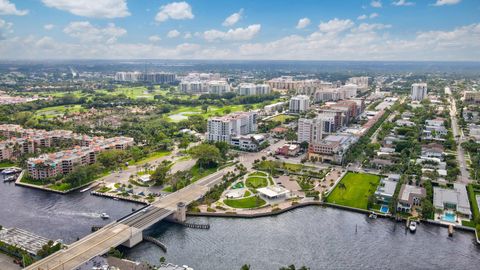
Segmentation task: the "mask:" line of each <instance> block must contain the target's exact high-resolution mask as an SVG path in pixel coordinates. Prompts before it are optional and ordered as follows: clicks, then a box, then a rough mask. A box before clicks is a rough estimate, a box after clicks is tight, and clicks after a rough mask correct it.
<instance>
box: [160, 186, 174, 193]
mask: <svg viewBox="0 0 480 270" xmlns="http://www.w3.org/2000/svg"><path fill="white" fill-rule="evenodd" d="M162 191H165V192H173V187H172V186H166V187H164V188H163V189H162Z"/></svg>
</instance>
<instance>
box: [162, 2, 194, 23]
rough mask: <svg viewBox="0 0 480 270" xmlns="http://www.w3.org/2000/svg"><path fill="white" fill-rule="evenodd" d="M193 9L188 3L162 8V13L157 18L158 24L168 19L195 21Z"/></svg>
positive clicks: (177, 3)
mask: <svg viewBox="0 0 480 270" xmlns="http://www.w3.org/2000/svg"><path fill="white" fill-rule="evenodd" d="M193 18H194V15H193V13H192V7H191V6H190V5H189V4H188V3H187V2H173V3H170V4H167V5H164V6H161V7H160V11H159V12H158V13H157V16H155V20H156V21H157V22H164V21H167V20H168V19H172V20H187V19H193Z"/></svg>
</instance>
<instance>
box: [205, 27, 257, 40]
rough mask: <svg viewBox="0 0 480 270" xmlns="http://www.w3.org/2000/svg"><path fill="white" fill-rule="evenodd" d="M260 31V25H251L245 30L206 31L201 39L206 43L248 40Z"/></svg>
mask: <svg viewBox="0 0 480 270" xmlns="http://www.w3.org/2000/svg"><path fill="white" fill-rule="evenodd" d="M260 29H261V25H260V24H252V25H250V26H248V27H246V28H241V27H239V28H236V29H230V30H228V31H227V32H224V31H219V30H215V29H212V30H208V31H205V32H204V33H203V37H204V38H205V39H206V40H207V41H215V40H233V41H239V40H250V39H252V38H254V37H255V36H256V35H257V34H258V33H259V32H260Z"/></svg>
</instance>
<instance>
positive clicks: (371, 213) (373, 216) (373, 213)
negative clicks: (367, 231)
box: [368, 211, 377, 219]
mask: <svg viewBox="0 0 480 270" xmlns="http://www.w3.org/2000/svg"><path fill="white" fill-rule="evenodd" d="M368 218H371V219H376V218H377V214H375V212H373V211H372V212H370V214H369V215H368Z"/></svg>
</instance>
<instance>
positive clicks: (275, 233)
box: [0, 179, 480, 270]
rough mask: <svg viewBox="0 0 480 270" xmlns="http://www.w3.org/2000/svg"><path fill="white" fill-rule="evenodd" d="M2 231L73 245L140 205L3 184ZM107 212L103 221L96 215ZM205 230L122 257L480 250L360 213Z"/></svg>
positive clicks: (374, 265)
mask: <svg viewBox="0 0 480 270" xmlns="http://www.w3.org/2000/svg"><path fill="white" fill-rule="evenodd" d="M0 203H1V207H0V224H1V225H3V226H7V227H19V228H22V229H26V230H29V231H32V232H34V233H36V234H39V235H42V236H45V237H48V238H50V239H54V240H55V239H63V240H64V241H65V242H66V243H71V242H73V241H75V240H76V238H77V237H83V236H85V235H87V234H88V233H90V229H91V226H92V225H102V224H106V223H108V222H111V221H112V220H114V219H117V218H120V217H122V216H124V215H126V214H128V213H130V211H131V209H132V208H134V207H137V208H138V207H139V205H136V204H133V203H128V202H122V201H114V200H111V199H106V198H102V197H96V196H91V195H90V194H89V193H88V192H85V193H78V192H76V193H73V194H69V195H60V194H54V193H49V192H44V191H40V190H35V189H30V188H24V187H18V186H15V185H14V184H13V183H12V184H8V183H3V181H1V179H0ZM102 212H105V213H108V214H109V215H110V216H111V217H112V218H111V219H110V220H107V221H104V220H102V219H101V218H100V217H99V215H100V214H101V213H102ZM189 221H190V222H198V223H209V224H210V225H211V228H210V230H200V229H191V228H185V227H182V226H179V225H175V224H170V223H159V224H158V225H156V226H154V227H153V228H151V229H149V230H148V231H147V232H146V233H148V234H150V235H153V236H154V237H156V238H158V239H159V240H161V241H162V242H163V243H165V244H166V246H167V248H168V250H167V253H164V252H163V251H162V250H160V249H159V248H158V247H156V246H154V245H153V244H150V243H141V244H139V245H137V246H136V247H134V248H133V249H131V250H127V252H126V255H127V256H128V257H129V258H131V259H134V260H139V261H148V262H150V263H153V264H156V263H158V261H159V258H160V257H162V256H164V257H166V258H167V261H169V262H172V263H175V264H179V265H184V264H186V265H189V266H191V267H193V268H194V269H195V270H204V269H205V270H216V269H219V270H220V269H221V270H230V269H232V270H235V269H240V267H241V265H243V264H246V263H248V264H250V265H251V266H252V269H255V270H257V269H258V270H268V269H275V270H277V269H278V268H279V267H280V266H284V265H287V264H296V265H297V266H299V265H306V266H309V267H311V269H339V268H340V269H478V265H480V247H479V246H478V245H477V244H475V242H474V236H473V234H472V233H466V232H460V231H456V232H455V234H454V236H453V237H448V235H447V229H446V228H443V227H437V226H432V225H426V224H421V225H420V226H419V228H418V230H417V232H416V233H415V234H412V233H410V232H407V231H405V229H404V225H403V223H394V222H392V221H391V220H386V219H380V218H379V219H376V220H370V219H368V218H366V216H365V215H363V214H358V213H352V212H348V211H343V210H339V209H333V208H323V207H317V206H312V207H306V208H301V209H296V210H294V211H291V212H288V213H284V214H281V215H279V216H274V217H266V218H258V219H231V218H230V219H229V218H190V219H189Z"/></svg>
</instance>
